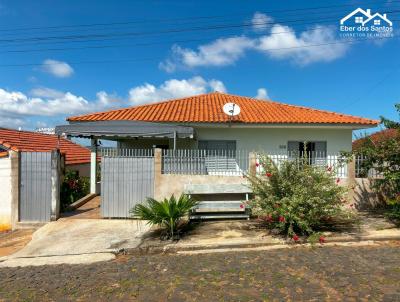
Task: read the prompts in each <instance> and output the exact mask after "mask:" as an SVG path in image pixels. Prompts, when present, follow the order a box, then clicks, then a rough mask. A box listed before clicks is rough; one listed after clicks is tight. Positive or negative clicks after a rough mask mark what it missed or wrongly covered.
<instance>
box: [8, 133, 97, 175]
mask: <svg viewBox="0 0 400 302" xmlns="http://www.w3.org/2000/svg"><path fill="white" fill-rule="evenodd" d="M55 149H59V150H60V152H61V154H62V155H64V157H65V162H64V163H65V167H66V168H67V169H69V170H73V171H78V172H79V175H81V176H89V171H90V150H89V149H87V148H85V147H82V146H81V145H78V144H75V143H73V142H71V141H70V140H67V139H65V138H58V137H57V136H56V135H51V134H43V133H37V132H32V131H21V130H16V129H6V128H0V152H1V151H2V153H0V156H1V154H3V156H7V153H6V152H7V151H8V150H12V151H17V152H19V151H33V152H47V151H52V150H55Z"/></svg>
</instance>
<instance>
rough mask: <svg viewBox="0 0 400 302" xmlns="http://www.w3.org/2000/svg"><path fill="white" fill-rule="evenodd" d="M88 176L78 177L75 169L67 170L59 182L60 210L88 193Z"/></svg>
mask: <svg viewBox="0 0 400 302" xmlns="http://www.w3.org/2000/svg"><path fill="white" fill-rule="evenodd" d="M89 188H90V181H89V177H80V176H79V174H78V172H77V171H71V170H67V171H66V173H65V175H64V180H63V182H62V184H61V192H60V199H61V211H64V210H65V209H66V208H67V207H68V206H69V205H70V204H71V203H73V202H75V201H77V200H78V199H80V198H82V197H84V196H86V195H87V194H89Z"/></svg>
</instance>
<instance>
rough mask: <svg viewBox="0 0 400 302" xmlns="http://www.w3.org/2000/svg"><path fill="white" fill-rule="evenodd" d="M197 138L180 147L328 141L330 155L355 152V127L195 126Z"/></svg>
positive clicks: (145, 143) (280, 146) (267, 147)
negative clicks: (207, 142) (223, 142)
mask: <svg viewBox="0 0 400 302" xmlns="http://www.w3.org/2000/svg"><path fill="white" fill-rule="evenodd" d="M194 128H195V130H196V140H189V139H178V141H177V148H178V149H192V148H197V144H198V140H235V141H236V149H238V150H240V149H241V150H254V151H259V150H262V151H266V152H268V153H273V152H277V153H282V152H285V151H286V147H287V143H288V141H326V142H327V152H328V154H334V153H338V152H340V151H351V143H352V130H351V129H312V128H237V127H231V128H230V127H228V126H223V127H219V128H210V127H194ZM161 144H167V145H168V146H169V147H170V148H172V144H173V143H172V140H168V139H165V140H152V139H139V140H124V141H120V142H119V144H118V146H119V147H121V148H138V149H140V148H152V146H153V145H161Z"/></svg>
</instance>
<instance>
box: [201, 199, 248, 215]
mask: <svg viewBox="0 0 400 302" xmlns="http://www.w3.org/2000/svg"><path fill="white" fill-rule="evenodd" d="M245 211H246V207H245V206H244V204H243V202H242V201H240V200H233V201H232V200H230V201H228V200H224V201H219V200H218V201H201V202H200V203H199V204H198V205H197V206H196V208H194V209H193V212H195V213H205V212H245Z"/></svg>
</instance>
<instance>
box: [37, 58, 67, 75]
mask: <svg viewBox="0 0 400 302" xmlns="http://www.w3.org/2000/svg"><path fill="white" fill-rule="evenodd" d="M41 69H42V70H43V71H44V72H47V73H49V74H52V75H54V76H56V77H58V78H67V77H70V76H71V75H72V74H73V73H74V69H73V68H72V67H71V66H70V65H69V64H68V63H66V62H63V61H57V60H52V59H47V60H44V61H43V64H42V66H41Z"/></svg>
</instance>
